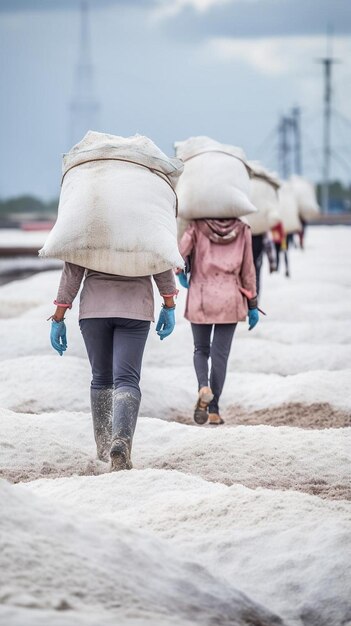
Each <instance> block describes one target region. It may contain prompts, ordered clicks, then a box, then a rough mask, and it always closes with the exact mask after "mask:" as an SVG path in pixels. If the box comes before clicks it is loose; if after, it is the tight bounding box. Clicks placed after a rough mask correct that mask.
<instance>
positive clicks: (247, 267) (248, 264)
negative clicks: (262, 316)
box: [240, 227, 257, 309]
mask: <svg viewBox="0 0 351 626" xmlns="http://www.w3.org/2000/svg"><path fill="white" fill-rule="evenodd" d="M240 279H241V284H242V287H243V293H244V294H245V296H246V297H247V300H248V304H249V309H255V308H256V307H257V286H256V270H255V265H254V260H253V254H252V236H251V229H250V228H249V227H246V228H245V243H244V251H243V260H242V264H241V270H240Z"/></svg>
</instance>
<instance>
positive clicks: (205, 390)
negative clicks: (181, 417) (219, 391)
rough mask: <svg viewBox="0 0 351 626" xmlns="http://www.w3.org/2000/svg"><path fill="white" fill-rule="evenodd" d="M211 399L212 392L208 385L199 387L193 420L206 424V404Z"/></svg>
mask: <svg viewBox="0 0 351 626" xmlns="http://www.w3.org/2000/svg"><path fill="white" fill-rule="evenodd" d="M212 400H213V393H212V390H211V389H210V387H201V389H200V391H199V397H198V400H197V403H196V405H195V410H194V421H195V422H196V423H197V424H206V422H207V420H208V405H209V404H210V402H211V401H212Z"/></svg>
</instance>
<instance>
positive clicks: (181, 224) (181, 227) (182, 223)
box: [177, 217, 191, 242]
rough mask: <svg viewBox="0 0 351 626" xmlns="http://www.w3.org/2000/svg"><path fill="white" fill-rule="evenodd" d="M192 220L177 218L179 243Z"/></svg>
mask: <svg viewBox="0 0 351 626" xmlns="http://www.w3.org/2000/svg"><path fill="white" fill-rule="evenodd" d="M190 221H191V220H185V219H184V218H183V217H178V218H177V230H178V242H179V241H180V240H181V238H182V237H183V235H184V233H185V231H186V229H187V228H188V226H189V224H190Z"/></svg>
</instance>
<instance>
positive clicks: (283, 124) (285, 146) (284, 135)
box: [278, 115, 291, 179]
mask: <svg viewBox="0 0 351 626" xmlns="http://www.w3.org/2000/svg"><path fill="white" fill-rule="evenodd" d="M290 126H291V120H290V118H289V117H287V116H285V115H283V116H282V117H281V119H280V122H279V126H278V134H279V170H280V175H281V177H282V178H283V179H286V178H288V177H289V176H290V174H291V171H290V153H291V144H290V132H289V131H290Z"/></svg>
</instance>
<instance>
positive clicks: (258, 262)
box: [252, 235, 264, 295]
mask: <svg viewBox="0 0 351 626" xmlns="http://www.w3.org/2000/svg"><path fill="white" fill-rule="evenodd" d="M263 250H264V247H263V235H252V254H253V260H254V265H255V270H256V290H257V295H258V294H259V293H260V276H261V268H262V261H263Z"/></svg>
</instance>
